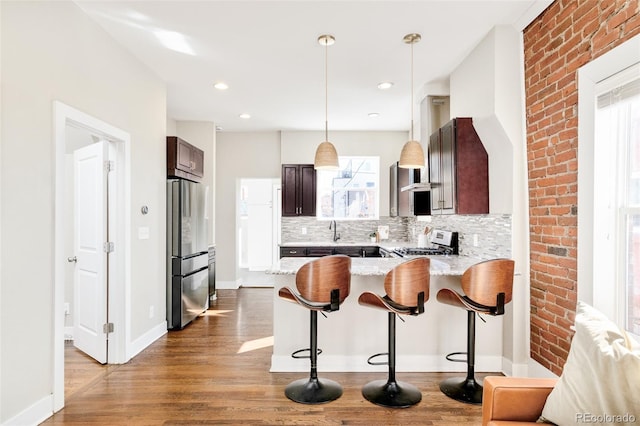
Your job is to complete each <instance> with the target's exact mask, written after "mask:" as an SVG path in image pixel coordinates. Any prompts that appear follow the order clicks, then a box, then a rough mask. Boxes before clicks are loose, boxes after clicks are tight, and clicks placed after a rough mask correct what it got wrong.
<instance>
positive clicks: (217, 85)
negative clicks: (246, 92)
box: [213, 81, 229, 90]
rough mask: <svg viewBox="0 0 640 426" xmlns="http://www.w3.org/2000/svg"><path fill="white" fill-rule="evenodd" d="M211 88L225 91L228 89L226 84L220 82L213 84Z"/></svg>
mask: <svg viewBox="0 0 640 426" xmlns="http://www.w3.org/2000/svg"><path fill="white" fill-rule="evenodd" d="M213 87H215V88H216V89H218V90H227V89H228V88H229V86H227V83H223V82H222V81H220V82H218V83H216V84H214V85H213Z"/></svg>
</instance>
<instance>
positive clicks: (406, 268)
mask: <svg viewBox="0 0 640 426" xmlns="http://www.w3.org/2000/svg"><path fill="white" fill-rule="evenodd" d="M430 265H431V261H430V260H429V258H428V257H418V258H416V259H412V260H409V261H407V262H404V263H401V264H400V265H398V266H396V267H395V268H393V269H392V270H391V271H389V273H387V275H386V276H385V278H384V291H385V293H387V296H389V298H390V299H391V300H393V301H394V302H396V303H399V304H401V305H405V306H416V303H417V300H418V294H419V293H420V292H424V301H425V302H426V301H427V300H429V283H430V278H431V274H430V271H429V267H430Z"/></svg>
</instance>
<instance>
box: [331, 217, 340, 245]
mask: <svg viewBox="0 0 640 426" xmlns="http://www.w3.org/2000/svg"><path fill="white" fill-rule="evenodd" d="M329 229H333V242H334V243H336V242H338V240H339V239H340V234H338V233H337V232H336V231H337V230H338V225H337V224H336V221H335V220H332V221H331V223H329Z"/></svg>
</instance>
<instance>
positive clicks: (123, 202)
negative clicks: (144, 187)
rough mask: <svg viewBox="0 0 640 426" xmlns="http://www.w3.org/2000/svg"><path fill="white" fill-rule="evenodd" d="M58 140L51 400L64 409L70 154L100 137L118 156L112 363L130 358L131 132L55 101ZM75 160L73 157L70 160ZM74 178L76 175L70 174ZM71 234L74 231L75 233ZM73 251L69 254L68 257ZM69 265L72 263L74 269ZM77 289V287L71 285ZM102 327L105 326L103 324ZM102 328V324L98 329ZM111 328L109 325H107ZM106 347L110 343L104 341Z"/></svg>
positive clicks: (110, 305)
mask: <svg viewBox="0 0 640 426" xmlns="http://www.w3.org/2000/svg"><path fill="white" fill-rule="evenodd" d="M53 112H54V144H55V171H56V174H55V203H54V204H55V209H54V213H55V238H54V341H53V361H54V377H53V401H54V407H53V408H54V411H58V410H60V409H61V408H62V407H64V398H65V396H64V395H65V346H66V343H65V341H68V340H69V337H70V336H69V334H72V333H73V331H72V330H73V328H67V327H70V326H69V320H68V318H67V317H69V316H70V315H71V314H72V313H73V308H72V306H73V305H74V304H73V299H72V298H71V297H70V295H71V294H73V292H71V291H70V290H69V282H70V281H73V280H72V279H69V278H70V277H71V276H72V275H70V274H71V271H73V268H72V267H73V265H72V262H70V261H69V258H72V257H73V255H72V251H71V252H70V251H69V247H70V244H72V242H70V240H73V238H71V237H70V234H71V232H70V226H71V228H73V226H74V225H70V223H73V221H71V222H69V220H70V219H69V218H70V217H72V216H73V214H72V212H73V209H72V208H71V206H72V205H73V192H72V191H70V190H69V182H70V177H69V174H70V173H69V167H72V165H71V166H70V165H69V163H70V155H71V156H72V154H70V153H72V152H73V151H75V150H76V149H77V148H79V147H80V146H89V145H91V144H92V143H96V142H98V141H100V140H103V141H106V142H105V143H106V145H107V146H108V151H109V158H110V159H115V167H113V175H111V172H110V174H109V175H110V176H109V181H110V182H112V184H110V186H109V199H110V203H109V206H108V208H107V214H106V218H105V221H106V222H107V223H105V227H106V226H108V228H109V230H110V234H109V242H111V243H113V245H114V247H115V249H114V251H113V252H110V253H109V262H108V264H107V267H106V273H107V275H108V280H107V282H108V284H107V286H108V288H109V291H108V293H107V295H106V297H105V299H106V300H105V301H104V302H105V304H106V306H104V308H105V310H106V312H107V317H108V318H109V321H108V322H109V323H111V324H113V332H112V333H110V334H109V339H108V340H109V345H108V346H107V347H106V355H107V359H108V363H109V364H121V363H125V362H127V361H128V359H129V357H128V355H127V353H128V350H127V344H128V341H129V338H128V336H129V316H130V315H129V312H128V310H127V307H128V305H129V302H128V301H129V297H128V295H129V286H130V272H129V254H128V253H129V247H130V219H129V218H130V205H129V201H128V198H129V197H128V195H127V194H128V193H129V188H130V165H129V162H128V159H129V152H130V136H129V134H128V133H126V132H124V131H122V130H120V129H117V128H115V127H113V126H111V125H109V124H107V123H105V122H103V121H101V120H99V119H97V118H95V117H92V116H90V115H88V114H85V113H83V112H81V111H79V110H76V109H74V108H72V107H70V106H68V105H65V104H63V103H61V102H58V101H55V102H54V108H53ZM71 163H72V161H71ZM71 182H73V178H71ZM71 235H72V234H71ZM70 253H71V255H70ZM70 266H71V267H70ZM71 288H73V287H71ZM100 326H102V324H101V325H100ZM100 328H102V327H100ZM107 328H109V327H107ZM105 345H106V341H105Z"/></svg>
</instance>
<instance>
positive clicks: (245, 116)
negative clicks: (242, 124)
mask: <svg viewBox="0 0 640 426" xmlns="http://www.w3.org/2000/svg"><path fill="white" fill-rule="evenodd" d="M240 118H244V119H245V120H246V119H249V118H251V115H250V114H247V113H244V114H240Z"/></svg>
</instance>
